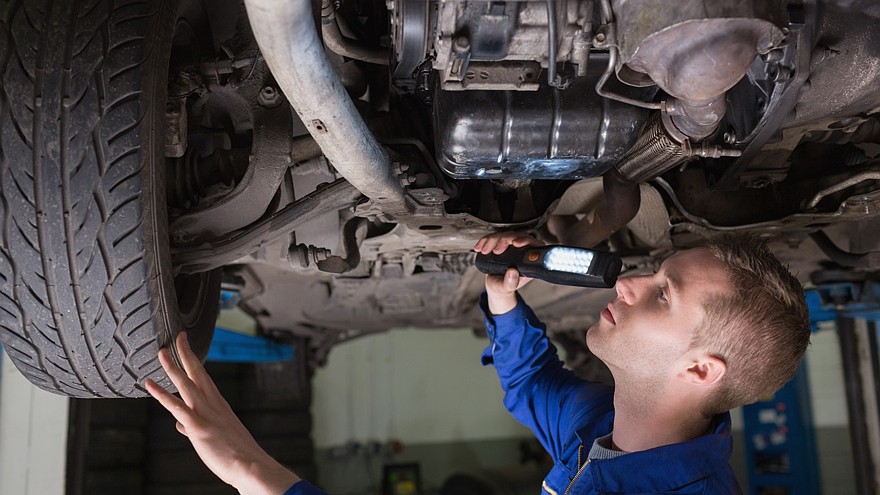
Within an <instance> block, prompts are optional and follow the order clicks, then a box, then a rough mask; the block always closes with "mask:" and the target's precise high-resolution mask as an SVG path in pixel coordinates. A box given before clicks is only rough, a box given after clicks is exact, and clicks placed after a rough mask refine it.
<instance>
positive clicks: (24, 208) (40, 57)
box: [0, 0, 221, 397]
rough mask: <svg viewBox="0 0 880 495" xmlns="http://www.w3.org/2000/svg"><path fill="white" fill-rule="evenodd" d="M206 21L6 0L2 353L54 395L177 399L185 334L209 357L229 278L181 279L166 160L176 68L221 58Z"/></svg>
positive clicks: (167, 8) (2, 27)
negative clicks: (203, 53) (180, 338)
mask: <svg viewBox="0 0 880 495" xmlns="http://www.w3.org/2000/svg"><path fill="white" fill-rule="evenodd" d="M203 13H204V6H203V5H202V4H201V2H199V1H197V0H192V1H178V0H153V1H121V2H111V1H109V0H76V1H69V2H68V1H64V2H60V1H52V0H27V1H14V0H0V71H2V72H0V235H2V238H0V342H2V344H3V346H4V348H5V349H6V351H7V353H8V354H9V356H10V358H11V359H12V360H13V362H14V363H15V365H16V366H17V367H18V369H19V370H20V371H21V372H22V373H23V374H24V375H25V376H27V377H28V378H29V379H30V380H31V381H32V382H33V383H35V384H36V385H37V386H39V387H41V388H43V389H45V390H48V391H50V392H55V393H59V394H64V395H68V396H74V397H139V396H144V395H146V392H145V391H144V389H143V388H142V385H141V384H142V382H143V380H144V379H145V378H147V377H150V378H153V379H154V380H155V381H156V382H158V383H159V384H161V385H165V386H168V387H170V381H169V380H168V378H167V377H166V376H165V374H164V372H163V371H162V369H161V367H160V366H159V363H158V360H157V358H156V356H157V351H158V349H159V347H160V346H163V345H166V344H168V345H171V344H173V342H174V338H173V337H174V335H176V334H177V332H179V331H180V330H183V329H185V330H187V332H188V334H189V335H190V341H191V343H192V346H193V348H194V350H195V351H196V353H197V354H198V355H200V356H204V355H205V354H206V353H207V349H208V347H209V345H210V339H211V335H212V333H213V326H214V322H215V319H216V315H217V305H218V302H219V291H220V278H221V274H220V273H219V272H218V271H214V272H210V273H203V274H197V275H190V276H186V277H177V278H175V277H174V276H173V275H172V273H173V272H172V266H171V262H170V248H169V240H168V227H167V224H168V218H167V206H166V202H165V156H164V151H163V150H164V144H165V143H164V141H165V137H164V128H165V107H166V99H167V96H168V88H167V86H168V71H169V60H171V59H172V57H174V58H179V57H187V56H192V52H194V51H195V52H198V51H199V50H201V49H202V48H204V49H206V50H211V49H212V48H213V40H211V39H210V36H207V37H206V36H205V35H204V33H205V32H206V31H205V29H204V28H203V27H204V26H206V25H207V24H206V23H207V20H206V19H207V16H204V15H203ZM208 32H209V31H208ZM196 34H198V41H199V43H201V44H203V45H204V47H201V46H200V47H199V49H198V50H193V46H192V44H191V43H186V44H184V43H178V42H175V43H172V41H173V40H176V39H177V40H180V39H186V40H192V39H193V38H194V35H196ZM180 45H186V46H185V50H183V53H176V52H175V46H180ZM172 354H175V355H176V351H175V350H174V349H173V348H172Z"/></svg>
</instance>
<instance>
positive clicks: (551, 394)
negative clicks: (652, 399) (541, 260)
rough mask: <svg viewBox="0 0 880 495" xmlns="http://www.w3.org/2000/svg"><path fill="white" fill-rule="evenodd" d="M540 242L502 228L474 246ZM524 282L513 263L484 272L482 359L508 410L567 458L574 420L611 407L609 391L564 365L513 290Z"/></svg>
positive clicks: (495, 248) (494, 248)
mask: <svg viewBox="0 0 880 495" xmlns="http://www.w3.org/2000/svg"><path fill="white" fill-rule="evenodd" d="M541 244H543V243H542V242H541V241H538V240H535V239H531V238H524V237H521V236H520V237H517V236H516V234H513V233H505V234H493V235H491V236H487V237H484V238H483V239H481V240H480V242H478V243H477V245H476V246H475V247H474V249H475V250H476V251H479V252H481V253H484V254H488V253H489V252H495V253H501V252H503V251H504V250H505V249H507V247H508V246H514V247H522V246H525V245H541ZM528 282H529V279H527V278H525V277H520V276H519V274H518V273H517V271H516V270H515V269H510V270H508V271H507V273H506V274H505V275H504V276H503V277H502V276H497V275H489V276H487V277H486V293H485V294H484V298H483V300H482V301H481V309H482V310H483V313H484V317H485V323H486V330H487V334H488V336H489V339H490V341H491V343H490V345H489V347H488V348H487V349H486V351H485V352H484V353H483V364H492V365H494V366H495V369H496V371H497V372H498V377H499V379H500V381H501V387H502V389H503V390H504V392H505V396H504V405H505V407H506V408H507V409H508V411H510V413H511V414H512V415H513V416H514V417H515V418H516V419H517V420H518V421H520V422H521V423H523V424H524V425H525V426H527V427H528V428H530V429H531V430H532V431H533V432H534V434H535V436H536V437H537V438H538V440H539V441H540V442H541V443H542V445H544V447H545V448H546V449H547V451H548V452H549V453H550V454H551V456H553V458H554V459H567V458H570V457H571V450H572V449H576V448H577V438H576V436H575V431H574V429H575V428H576V425H583V424H584V418H585V417H586V416H589V415H593V416H594V417H597V418H598V417H599V416H602V415H604V414H605V413H607V412H608V411H607V410H606V409H604V408H603V407H605V406H606V405H608V406H609V407H610V403H611V401H610V397H611V393H612V392H611V388H610V387H608V386H606V385H602V384H598V383H589V382H585V381H583V380H581V379H579V378H577V377H576V376H575V375H574V373H572V372H570V371H569V370H566V369H564V368H563V364H562V362H561V361H560V359H559V357H558V356H557V354H556V348H555V347H554V346H553V344H552V343H551V342H550V340H549V339H548V338H547V335H546V332H545V328H544V325H543V324H542V323H541V322H540V321H538V319H537V317H536V316H535V314H534V313H533V312H532V310H531V309H530V308H529V307H528V306H527V305H526V304H525V303H524V302H523V301H522V299H521V298H520V297H519V296H518V294H517V290H518V289H520V288H522V287H523V286H524V285H525V284H527V283H528ZM597 405H601V406H600V407H599V409H597Z"/></svg>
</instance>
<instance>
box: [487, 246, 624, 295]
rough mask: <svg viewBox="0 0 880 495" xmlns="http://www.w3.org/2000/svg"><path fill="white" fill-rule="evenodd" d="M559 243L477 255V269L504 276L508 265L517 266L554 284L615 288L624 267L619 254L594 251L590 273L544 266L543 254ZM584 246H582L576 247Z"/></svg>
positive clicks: (527, 273) (510, 266) (523, 274)
mask: <svg viewBox="0 0 880 495" xmlns="http://www.w3.org/2000/svg"><path fill="white" fill-rule="evenodd" d="M554 247H559V246H540V247H534V246H525V247H521V248H516V247H512V246H511V247H509V248H507V249H506V250H505V251H504V252H503V253H501V254H493V253H490V254H482V253H478V254H477V259H476V265H477V269H478V270H480V271H481V272H483V273H487V274H490V275H504V273H506V272H507V270H508V269H509V268H516V270H517V271H518V272H519V274H520V275H522V276H524V277H529V278H537V279H541V280H543V281H545V282H549V283H551V284H559V285H575V286H578V287H594V288H600V289H609V288H611V287H614V284H615V283H616V282H617V276H618V275H619V274H620V270H621V269H622V268H623V262H622V261H621V259H620V257H619V256H617V255H615V254H611V253H606V252H603V251H593V250H589V251H591V252H592V253H593V261H592V263H591V264H590V267H589V269H588V270H587V273H572V272H564V271H559V270H550V269H549V268H547V267H546V266H545V265H544V255H545V254H546V253H547V251H548V250H550V249H551V248H554ZM577 249H582V248H577Z"/></svg>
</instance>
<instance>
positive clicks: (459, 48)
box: [452, 36, 471, 53]
mask: <svg viewBox="0 0 880 495" xmlns="http://www.w3.org/2000/svg"><path fill="white" fill-rule="evenodd" d="M452 48H453V49H454V50H455V52H456V53H467V51H468V50H470V49H471V41H470V40H469V39H467V36H459V37H458V38H455V42H454V43H453V45H452Z"/></svg>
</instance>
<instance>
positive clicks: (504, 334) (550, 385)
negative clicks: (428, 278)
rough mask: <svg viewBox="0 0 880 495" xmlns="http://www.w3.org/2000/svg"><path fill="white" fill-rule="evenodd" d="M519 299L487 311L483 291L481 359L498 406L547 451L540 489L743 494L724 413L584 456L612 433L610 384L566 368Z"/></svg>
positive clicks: (556, 493)
mask: <svg viewBox="0 0 880 495" xmlns="http://www.w3.org/2000/svg"><path fill="white" fill-rule="evenodd" d="M517 299H518V303H517V306H516V308H514V309H512V310H511V311H509V312H507V313H505V314H503V315H494V316H493V315H492V314H491V313H490V312H489V310H488V303H487V299H486V293H485V292H484V293H483V296H482V299H481V301H480V307H481V309H482V310H483V315H484V319H485V322H486V331H487V333H488V336H489V340H490V344H489V347H488V348H487V349H486V350H485V351H484V352H483V356H482V361H483V364H484V365H490V364H491V365H494V366H495V369H496V370H497V372H498V377H499V378H500V379H501V387H502V388H503V389H504V392H505V395H504V406H505V407H506V408H507V410H508V411H510V413H511V414H513V416H514V417H515V418H516V419H517V420H518V421H519V422H521V423H522V424H524V425H525V426H527V427H529V428H530V429H531V430H532V431H533V432H534V433H535V436H536V437H537V438H538V440H539V441H540V442H541V444H542V445H543V446H544V448H545V449H546V450H547V452H548V453H549V454H550V456H551V457H552V458H553V462H554V465H553V468H552V469H551V471H550V473H549V474H548V475H547V477H546V478H545V479H544V484H543V491H542V493H544V494H548V495H564V494H567V495H587V494H594V493H595V494H623V493H625V494H648V493H689V494H713V495H715V494H739V493H741V491H740V488H739V485H738V484H737V482H736V478H735V477H734V474H733V470H731V469H730V466H729V465H728V460H729V459H730V454H731V452H732V451H733V439H732V437H731V432H730V414H729V413H725V414H720V415H718V416H716V417H715V418H714V419H713V422H712V427H713V429H712V433H709V434H706V435H703V436H701V437H698V438H695V439H693V440H689V441H687V442H683V443H677V444H673V445H665V446H662V447H657V448H653V449H650V450H644V451H641V452H632V453H629V454H626V455H623V456H620V457H616V458H614V459H607V460H592V461H588V460H587V454H588V453H589V451H590V447H592V445H593V441H594V440H595V439H596V438H599V437H603V436H605V435H608V434H609V433H611V429H612V426H613V422H614V405H613V397H614V392H613V388H612V387H609V386H607V385H604V384H601V383H592V382H587V381H584V380H581V379H580V378H578V377H577V376H575V375H574V373H572V372H571V371H569V370H566V369H564V368H563V365H562V362H561V361H560V360H559V358H558V356H557V355H556V348H555V347H554V346H553V344H552V343H551V342H550V340H549V339H548V338H547V336H546V333H545V327H544V324H543V323H541V322H540V321H538V319H537V317H536V316H535V314H534V313H533V312H532V310H531V308H529V307H528V306H527V305H526V304H525V303H524V302H523V301H522V299H521V298H520V297H519V295H517Z"/></svg>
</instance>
